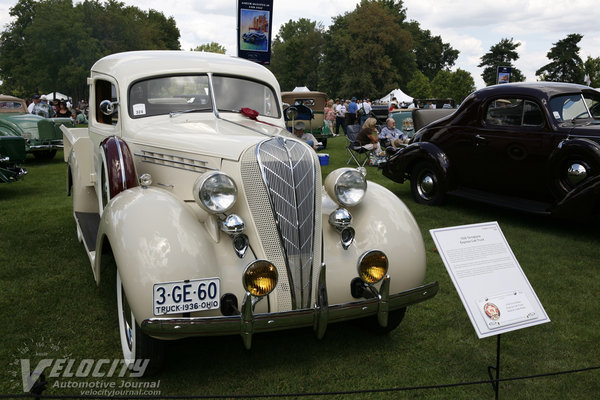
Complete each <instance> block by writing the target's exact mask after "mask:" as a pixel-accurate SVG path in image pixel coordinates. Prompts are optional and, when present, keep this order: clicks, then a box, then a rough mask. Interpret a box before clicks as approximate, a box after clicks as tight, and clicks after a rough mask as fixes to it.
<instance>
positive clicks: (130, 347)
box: [117, 270, 164, 376]
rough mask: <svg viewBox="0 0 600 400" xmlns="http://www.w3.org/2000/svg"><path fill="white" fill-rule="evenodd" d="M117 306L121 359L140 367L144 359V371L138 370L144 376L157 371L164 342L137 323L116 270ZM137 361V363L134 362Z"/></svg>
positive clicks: (161, 358) (161, 360) (162, 358)
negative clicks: (145, 364) (147, 333)
mask: <svg viewBox="0 0 600 400" xmlns="http://www.w3.org/2000/svg"><path fill="white" fill-rule="evenodd" d="M117 307H118V316H119V336H120V337H121V349H122V351H123V359H124V360H125V364H126V365H127V367H128V368H131V367H132V366H134V365H135V366H136V367H137V368H140V367H141V366H142V365H143V364H144V363H145V362H146V360H149V361H148V365H147V366H146V369H145V370H144V371H140V370H138V371H139V372H141V373H142V375H144V376H150V375H154V374H155V373H157V372H158V371H159V370H160V368H161V366H162V363H163V360H164V344H163V342H162V341H160V340H157V339H154V338H152V337H150V336H148V335H146V334H145V333H144V332H142V330H141V329H140V326H139V325H138V324H137V322H136V320H135V317H134V315H133V312H132V311H131V309H130V308H129V303H128V302H127V296H126V295H125V290H124V289H123V284H122V282H121V275H120V274H119V271H118V270H117ZM136 362H137V364H136Z"/></svg>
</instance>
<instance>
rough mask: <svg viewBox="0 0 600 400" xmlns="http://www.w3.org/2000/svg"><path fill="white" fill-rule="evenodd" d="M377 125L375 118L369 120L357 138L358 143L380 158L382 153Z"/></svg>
mask: <svg viewBox="0 0 600 400" xmlns="http://www.w3.org/2000/svg"><path fill="white" fill-rule="evenodd" d="M376 125H377V120H376V119H375V118H373V117H370V118H367V120H366V121H365V123H364V124H363V126H362V129H361V130H360V132H358V135H357V136H356V141H357V142H359V143H360V145H361V147H362V148H364V149H367V150H369V151H370V152H371V153H373V154H374V155H376V156H380V155H381V154H382V152H381V147H380V146H379V137H378V136H379V132H378V131H377V127H376Z"/></svg>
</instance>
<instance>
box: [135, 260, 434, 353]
mask: <svg viewBox="0 0 600 400" xmlns="http://www.w3.org/2000/svg"><path fill="white" fill-rule="evenodd" d="M324 276H325V268H322V269H321V274H320V279H319V281H320V282H319V291H318V293H317V304H315V306H314V308H312V309H303V310H294V311H284V312H278V313H266V314H256V315H253V313H252V303H253V302H252V301H251V298H250V296H248V295H246V297H245V298H244V302H243V304H242V307H241V314H240V315H232V316H222V317H188V318H182V317H177V318H148V319H146V320H144V321H143V322H142V324H141V328H142V331H144V332H145V333H147V334H148V335H151V336H157V337H160V336H170V337H173V336H175V337H176V336H181V337H188V336H223V335H236V334H237V335H241V336H242V339H243V341H244V345H245V346H246V348H248V349H249V348H250V347H251V344H252V335H253V334H254V333H261V332H272V331H278V330H285V329H294V328H301V327H307V326H313V328H314V331H315V333H316V335H317V337H318V338H322V337H323V335H324V334H325V329H326V327H327V325H328V324H330V323H335V322H341V321H347V320H352V319H357V318H364V317H368V316H371V315H377V318H378V320H379V324H380V325H381V326H387V316H388V312H389V311H393V310H397V309H400V308H403V307H406V306H409V305H412V304H416V303H420V302H422V301H425V300H427V299H430V298H432V297H434V296H435V295H436V294H437V292H438V288H439V285H438V282H432V283H428V284H426V285H423V286H419V287H416V288H414V289H410V290H407V291H404V292H401V293H396V294H393V295H389V284H390V278H389V276H386V277H385V278H384V281H383V282H382V286H381V289H380V293H379V295H378V296H376V297H373V298H370V299H365V300H359V301H354V302H351V303H345V304H335V305H331V306H330V305H328V304H327V291H326V288H325V285H324V283H325V279H324Z"/></svg>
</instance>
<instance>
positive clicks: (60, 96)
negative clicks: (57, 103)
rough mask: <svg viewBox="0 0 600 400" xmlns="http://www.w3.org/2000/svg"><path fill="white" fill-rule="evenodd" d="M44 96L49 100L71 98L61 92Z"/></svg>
mask: <svg viewBox="0 0 600 400" xmlns="http://www.w3.org/2000/svg"><path fill="white" fill-rule="evenodd" d="M44 96H46V98H47V99H48V100H69V96H67V95H66V94H62V93H60V92H50V93H48V94H45V95H44Z"/></svg>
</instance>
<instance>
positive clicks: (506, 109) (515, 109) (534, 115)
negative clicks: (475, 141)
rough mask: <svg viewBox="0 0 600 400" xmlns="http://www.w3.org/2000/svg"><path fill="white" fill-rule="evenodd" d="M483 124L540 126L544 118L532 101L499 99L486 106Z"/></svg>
mask: <svg viewBox="0 0 600 400" xmlns="http://www.w3.org/2000/svg"><path fill="white" fill-rule="evenodd" d="M485 123H486V124H488V125H496V126H540V125H542V124H543V123H544V116H543V114H542V110H541V109H540V107H539V106H538V105H537V104H536V103H534V102H533V101H529V100H524V99H517V98H500V99H495V100H493V101H492V102H490V103H489V104H488V107H487V111H486V114H485Z"/></svg>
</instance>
